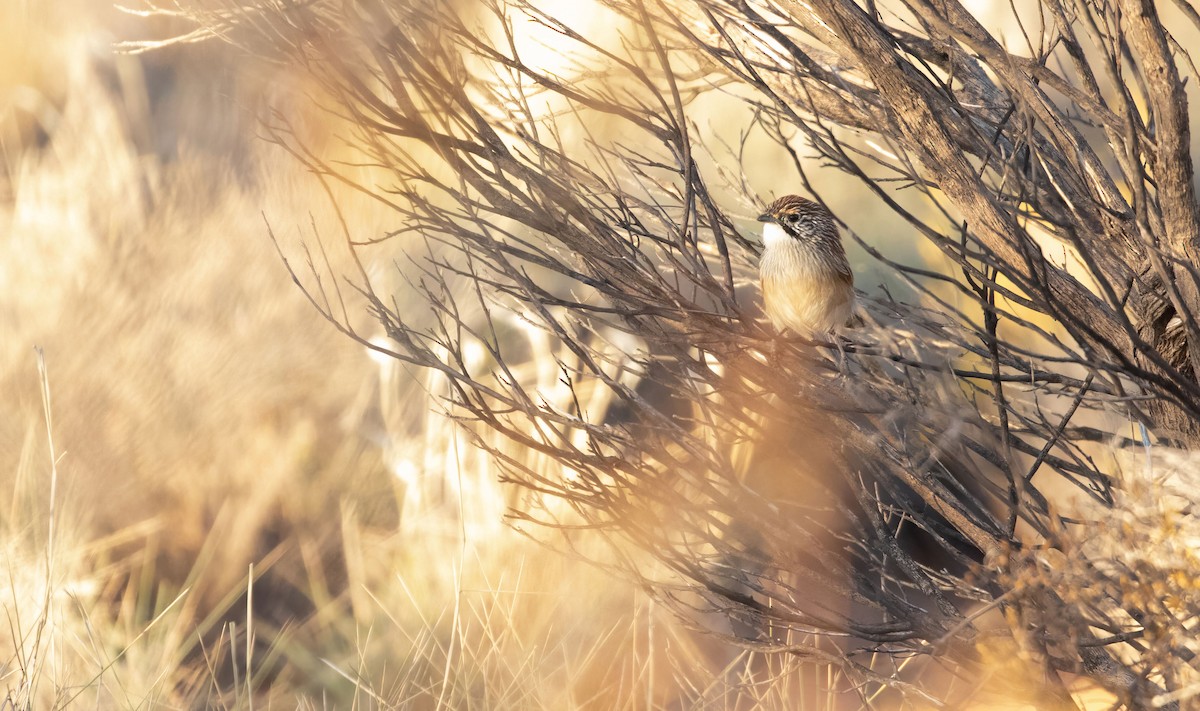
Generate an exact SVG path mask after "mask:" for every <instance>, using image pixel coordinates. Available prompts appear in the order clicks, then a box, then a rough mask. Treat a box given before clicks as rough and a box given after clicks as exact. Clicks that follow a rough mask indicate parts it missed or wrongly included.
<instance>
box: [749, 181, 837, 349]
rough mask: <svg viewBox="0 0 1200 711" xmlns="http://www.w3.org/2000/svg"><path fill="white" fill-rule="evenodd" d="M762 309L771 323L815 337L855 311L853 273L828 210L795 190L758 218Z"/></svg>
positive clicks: (835, 329)
mask: <svg viewBox="0 0 1200 711" xmlns="http://www.w3.org/2000/svg"><path fill="white" fill-rule="evenodd" d="M758 221H759V222H765V223H766V224H765V225H763V243H764V245H765V249H764V250H763V254H762V259H761V260H760V262H759V267H758V271H759V277H760V279H761V281H762V294H763V310H764V311H766V314H767V317H768V318H769V319H771V323H773V324H775V326H776V327H777V328H779V329H781V330H782V329H786V330H789V331H792V332H793V333H795V334H797V335H800V336H820V335H824V334H827V333H831V332H835V331H837V330H839V329H841V328H842V327H843V326H845V325H846V322H847V321H848V320H850V317H851V316H852V315H853V314H854V274H853V273H852V272H851V271H850V263H849V262H847V261H846V250H845V249H843V248H842V239H841V237H839V236H838V229H837V224H835V223H834V221H833V215H831V214H829V211H828V210H826V209H825V208H824V207H821V206H820V205H818V204H817V203H815V202H813V201H812V200H807V199H805V198H802V197H800V196H799V195H785V196H784V197H781V198H779V199H778V200H776V201H775V202H773V203H771V204H770V205H769V206H767V211H766V212H764V213H763V214H762V215H760V216H759V218H758Z"/></svg>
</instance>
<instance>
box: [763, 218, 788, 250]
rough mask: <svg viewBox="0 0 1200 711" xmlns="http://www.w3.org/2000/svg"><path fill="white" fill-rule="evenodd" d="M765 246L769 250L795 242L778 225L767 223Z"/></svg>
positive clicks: (764, 237)
mask: <svg viewBox="0 0 1200 711" xmlns="http://www.w3.org/2000/svg"><path fill="white" fill-rule="evenodd" d="M762 235H763V246H765V247H766V248H767V249H770V248H771V247H775V246H778V245H781V244H787V243H788V242H791V241H793V240H792V237H791V235H789V234H788V233H787V232H786V231H784V229H783V228H782V227H780V226H779V224H778V223H775V222H765V223H763V233H762Z"/></svg>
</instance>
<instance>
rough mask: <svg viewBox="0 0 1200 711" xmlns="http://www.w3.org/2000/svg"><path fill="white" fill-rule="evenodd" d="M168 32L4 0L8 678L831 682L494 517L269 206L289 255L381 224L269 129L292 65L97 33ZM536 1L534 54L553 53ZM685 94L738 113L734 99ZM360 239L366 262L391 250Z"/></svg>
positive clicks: (755, 696)
mask: <svg viewBox="0 0 1200 711" xmlns="http://www.w3.org/2000/svg"><path fill="white" fill-rule="evenodd" d="M560 4H561V5H562V7H563V8H564V9H566V10H567V12H566V14H565V16H564V19H566V20H567V21H568V22H570V23H573V24H576V25H577V26H580V27H583V28H589V27H590V28H591V29H592V30H594V31H596V32H603V31H608V32H613V31H614V28H613V27H612V26H611V25H610V24H607V23H604V22H602V16H601V14H600V13H599V11H598V10H596V9H595V8H591V7H590V6H588V5H587V4H583V3H572V2H570V0H563V1H562V2H561V3H560ZM186 29H187V27H186V26H184V25H183V24H179V25H172V24H171V23H170V22H169V21H167V20H163V19H161V18H158V19H150V18H145V17H139V16H136V15H130V14H127V13H122V12H120V11H118V10H117V9H116V8H114V7H112V6H110V5H108V4H107V3H105V2H96V1H95V0H4V2H0V151H2V162H0V167H2V170H0V398H2V401H0V402H3V408H2V409H0V476H3V477H4V478H5V486H4V488H3V492H4V498H0V507H2V508H0V510H2V511H4V514H3V517H2V523H0V547H2V550H3V557H2V558H0V603H2V605H3V608H4V612H5V623H4V625H0V681H2V683H0V690H2V691H3V693H4V694H5V696H6V700H7V701H8V702H11V703H12V704H13V705H14V706H15V707H17V708H38V709H41V708H60V707H63V708H65V707H76V706H81V707H91V708H134V707H136V708H157V707H171V708H191V707H223V708H248V707H250V706H251V705H255V706H260V707H263V708H265V707H266V706H267V705H268V704H272V705H273V706H274V707H279V708H291V707H294V706H296V705H301V706H303V707H307V708H351V707H361V708H375V707H391V706H394V705H399V706H412V707H415V708H439V707H447V708H465V707H471V708H485V709H501V708H511V709H526V708H545V709H570V708H652V707H668V708H680V707H684V708H690V707H705V708H753V707H756V706H761V707H764V708H797V707H805V708H822V709H824V708H841V706H839V705H838V703H836V702H834V701H832V700H830V699H828V698H825V697H824V696H823V695H822V689H824V688H827V687H828V685H829V684H830V680H829V679H827V678H825V676H824V674H825V672H823V671H820V670H817V669H813V668H803V667H801V666H800V665H798V664H796V663H795V662H791V661H788V660H779V659H774V660H766V659H762V658H758V657H755V655H752V654H749V653H746V652H742V651H740V650H737V649H734V648H731V647H727V646H724V645H722V644H720V643H717V642H715V641H713V640H711V639H709V638H707V637H705V636H703V635H698V634H695V633H694V632H692V631H691V630H689V629H687V628H686V627H685V626H683V625H681V624H680V623H679V622H678V621H676V620H674V619H672V618H670V617H668V616H667V615H666V614H665V613H664V612H662V611H660V610H659V609H658V608H657V607H656V606H655V605H654V604H653V603H652V601H651V600H650V598H649V597H648V596H647V595H646V594H644V593H643V592H641V591H639V590H637V589H636V588H635V587H634V586H632V585H631V584H630V583H628V582H626V581H623V580H621V579H619V578H617V577H614V576H612V575H609V574H607V573H605V572H604V571H602V570H598V569H597V568H596V567H594V566H591V565H588V564H585V563H582V562H579V561H577V560H576V559H575V558H573V557H571V556H567V555H564V554H563V553H562V552H561V551H558V550H552V549H549V548H547V547H545V546H543V545H541V544H540V543H539V542H538V541H537V532H536V531H521V530H515V529H514V528H512V527H510V526H507V525H505V523H504V521H503V514H504V511H505V509H506V506H507V504H508V503H509V501H510V499H511V497H512V496H513V495H514V494H513V492H511V491H508V490H506V489H505V488H504V487H503V486H502V485H501V484H499V483H498V477H499V472H498V471H497V469H496V468H495V466H494V464H493V463H492V462H489V461H488V460H487V459H486V458H485V457H483V456H481V455H479V454H478V453H477V452H476V451H475V450H474V449H473V448H472V446H471V445H470V443H469V441H468V439H467V438H466V437H464V436H463V434H462V433H461V432H460V431H458V430H457V429H456V428H455V426H454V425H452V424H451V423H450V422H449V421H447V420H446V419H445V418H444V417H443V416H442V414H441V412H440V409H439V407H438V402H439V400H438V396H439V395H440V394H441V392H442V390H441V388H442V387H443V384H442V383H440V382H439V381H438V380H437V379H436V378H433V377H431V376H430V375H428V374H426V373H421V372H413V371H411V370H409V369H406V368H404V367H403V366H400V365H399V364H397V363H395V362H393V361H389V360H387V359H381V358H378V357H372V356H371V355H369V354H368V352H367V351H366V350H365V349H363V348H362V347H360V346H357V345H355V344H354V343H353V342H351V341H350V340H349V339H347V338H344V337H342V336H340V335H339V334H337V333H336V332H335V331H334V330H333V329H332V328H331V327H330V326H329V325H328V324H326V323H325V322H324V321H322V320H321V319H320V317H319V316H318V315H317V313H316V312H315V311H314V309H313V308H312V306H311V305H310V304H309V303H307V302H306V301H305V299H304V297H303V295H302V294H301V292H300V291H299V290H298V289H297V288H296V287H295V286H294V285H293V283H292V281H291V279H290V277H289V276H288V273H287V271H286V270H285V268H284V266H283V262H282V259H281V256H280V253H279V252H278V251H277V249H276V246H275V244H274V243H273V242H272V240H271V238H270V236H269V234H268V226H269V227H270V229H271V231H272V232H273V233H274V234H275V235H276V236H277V237H278V239H279V241H280V243H281V245H283V248H284V250H285V252H286V253H287V254H288V255H289V257H290V258H293V259H294V258H297V257H298V256H300V255H302V253H300V252H297V251H296V249H297V247H296V245H298V244H299V243H300V242H301V241H303V240H309V243H313V244H315V242H312V240H313V239H314V238H315V237H316V235H317V234H318V233H320V232H322V231H326V230H336V229H337V225H338V224H339V222H338V216H337V215H336V214H335V213H334V208H333V202H331V199H330V198H331V197H333V198H335V199H336V204H337V205H338V206H339V207H340V209H341V213H342V215H343V216H344V217H345V218H346V219H347V220H348V222H349V226H350V228H351V229H352V230H354V231H355V232H356V233H357V234H364V235H368V236H374V235H379V234H382V233H383V232H384V231H386V230H387V229H389V228H394V227H395V225H394V224H392V220H393V218H392V216H391V215H389V214H388V212H387V211H386V210H385V209H384V208H383V207H381V206H379V205H378V204H376V203H374V202H371V201H369V200H367V199H365V198H362V197H361V196H359V195H357V194H354V193H352V192H350V191H348V190H341V189H339V188H338V187H337V186H332V187H331V188H330V189H331V190H332V191H333V193H332V195H331V194H329V193H327V192H326V188H325V187H324V186H323V185H322V184H321V183H319V182H318V181H316V180H315V179H313V178H312V177H311V176H310V175H308V174H306V173H305V172H304V171H303V170H302V168H301V166H300V165H299V164H298V163H297V162H296V161H295V160H293V159H292V158H291V157H290V156H288V155H287V154H286V153H284V152H283V151H281V150H279V149H278V148H276V147H274V146H272V145H270V144H268V143H266V142H264V141H262V140H261V139H260V137H259V134H260V124H259V118H260V117H261V116H263V115H264V114H263V112H264V110H265V109H266V108H267V107H269V106H275V107H285V108H286V109H287V111H288V114H289V116H290V117H291V118H292V119H293V120H296V121H300V122H302V126H301V129H302V130H303V132H304V133H305V135H306V136H309V137H310V138H311V139H312V142H313V145H316V146H318V147H319V146H321V145H323V144H324V143H325V142H328V144H330V145H332V144H333V143H335V140H334V139H335V137H334V135H333V134H334V125H333V122H332V120H331V119H329V118H328V117H327V116H325V115H324V114H322V113H321V112H319V111H317V110H315V109H313V107H312V106H311V104H310V103H309V102H308V101H307V99H306V95H307V87H306V86H305V84H304V82H305V79H304V77H303V76H300V75H299V74H293V73H291V72H289V71H288V69H287V68H284V67H280V66H277V65H273V64H270V63H268V62H266V61H264V60H262V59H258V58H255V57H254V56H252V55H251V54H248V53H246V52H244V51H242V50H240V49H238V48H236V47H232V46H228V45H225V44H222V43H220V42H215V41H210V42H204V43H199V44H184V45H175V46H171V47H167V48H163V49H159V50H156V51H151V52H148V53H142V54H137V55H131V54H123V53H118V52H116V51H114V45H115V44H116V43H118V42H120V41H128V40H139V39H146V38H156V37H166V36H171V35H172V34H175V33H178V32H181V31H186ZM529 30H530V32H531V33H532V34H531V36H530V37H528V38H527V39H528V41H529V42H530V43H531V47H532V46H534V45H538V46H540V47H541V49H540V50H532V49H531V52H533V53H532V54H530V53H526V55H525V56H526V59H527V61H529V62H530V63H531V64H534V65H541V66H555V63H556V62H560V61H563V58H562V57H560V56H558V55H557V54H556V53H555V52H554V50H553V37H548V36H547V37H540V36H537V31H535V30H534V28H533V27H532V25H531V26H530V28H529ZM559 70H560V71H562V72H567V71H569V69H568V68H567V67H561V68H560V69H559ZM695 111H697V112H698V115H696V116H695V118H696V120H697V121H698V122H699V123H701V124H703V125H705V126H708V127H710V128H711V130H712V131H713V135H718V136H719V135H722V134H723V133H724V134H727V135H728V136H736V134H737V131H738V130H739V126H738V125H737V122H736V120H733V119H731V118H730V113H729V107H728V105H723V104H721V103H719V102H717V101H715V100H714V101H707V100H706V101H704V102H700V103H699V104H698V105H697V107H696V108H695ZM755 164H756V165H758V166H761V170H760V171H759V174H757V175H752V176H749V177H750V180H751V182H752V183H753V184H754V185H755V186H756V187H757V188H759V189H761V190H762V191H763V192H764V198H769V197H771V195H769V194H767V193H769V192H770V191H771V190H772V189H773V188H779V190H778V192H779V193H780V194H782V193H783V192H793V191H795V190H796V189H797V188H798V185H796V184H787V179H786V178H785V179H784V180H783V182H782V183H781V181H780V179H779V177H778V176H779V175H781V174H783V172H784V171H785V170H786V167H785V166H786V161H785V160H783V159H781V158H780V157H778V156H771V155H765V154H764V155H762V156H759V157H757V158H756V160H755ZM826 197H827V198H828V199H830V202H831V204H832V205H833V206H834V207H835V210H836V211H839V213H840V214H852V215H853V216H854V220H855V221H854V224H852V225H851V226H852V227H853V228H855V229H856V230H858V231H860V232H862V233H864V234H871V233H875V234H878V233H879V232H880V231H882V230H883V228H882V227H881V226H880V225H878V224H876V223H875V222H874V220H875V218H876V217H882V216H883V215H882V213H879V214H878V215H876V214H875V213H873V212H872V209H870V208H864V207H863V206H861V205H858V204H857V203H858V201H857V199H856V198H855V197H854V194H853V193H850V192H847V191H839V190H838V189H836V187H835V188H834V189H832V190H831V191H830V192H829V193H827V194H826ZM733 207H735V208H736V206H733ZM890 237H891V236H890V235H883V236H882V237H880V238H879V239H880V241H881V242H883V243H888V239H889V238H890ZM890 244H891V246H892V248H893V249H894V252H893V255H894V256H899V257H901V258H905V257H911V258H916V256H917V255H918V253H919V249H918V247H917V246H916V245H914V244H906V243H902V242H900V241H898V240H895V239H893V240H892V241H891V243H890ZM392 256H394V255H392ZM330 258H331V259H333V260H335V261H336V260H338V259H339V258H341V257H339V255H337V254H333V255H331V257H330ZM855 259H856V264H855V266H856V268H857V269H860V270H865V272H866V273H870V269H871V268H872V266H871V265H870V264H868V263H867V262H866V260H865V259H864V258H863V256H862V255H861V254H860V253H856V255H855ZM368 267H369V268H370V269H372V270H374V273H377V274H379V275H381V277H382V278H388V277H386V276H382V275H384V274H386V273H388V272H389V270H390V269H391V261H390V257H388V255H386V254H384V255H381V258H380V261H379V263H377V264H371V265H368ZM396 281H397V284H399V282H400V280H399V279H397V280H396ZM870 282H871V279H870V278H869V277H868V278H867V279H866V280H865V281H864V283H863V285H864V286H865V287H867V288H870V286H871V283H870ZM397 293H398V295H401V296H402V293H401V291H400V290H398V291H397ZM362 323H363V325H364V328H368V329H369V324H370V321H369V319H367V318H366V316H365V314H364V315H363V318H362ZM514 332H515V333H517V334H518V335H517V336H516V337H519V338H528V339H530V341H531V342H530V349H529V352H530V353H533V354H536V353H539V352H543V346H544V344H541V343H539V342H538V341H537V339H538V338H540V337H542V336H540V335H539V334H538V333H536V332H522V331H521V330H520V329H519V328H517V329H515V331H514ZM35 348H38V349H40V350H41V352H42V353H44V370H40V369H39V356H38V353H37V351H35ZM524 365H525V367H527V368H528V369H529V372H530V373H531V377H535V378H536V377H538V372H537V369H538V368H539V367H540V365H541V364H539V363H538V362H536V358H533V359H532V360H531V362H529V363H526V364H524ZM547 377H548V378H549V380H548V383H549V384H553V382H554V377H555V375H554V373H549V374H548V375H547ZM601 405H602V404H601ZM513 455H514V456H522V457H527V458H532V457H533V455H531V454H529V453H522V452H513ZM542 466H552V464H551V463H550V462H546V463H544V464H542ZM525 534H532V535H525ZM583 544H584V545H590V544H589V542H588V541H586V540H585V541H584V542H583ZM601 544H602V542H601V541H596V542H595V549H594V550H592V551H590V552H591V553H592V557H594V558H596V557H598V558H600V559H603V555H604V553H603V550H604V548H603V547H602V545H601ZM1009 663H1010V662H1009V661H1008V660H1003V659H999V658H998V659H997V660H996V662H995V664H996V667H997V669H998V670H999V673H1001V674H1005V673H1010V672H1012V669H1011V668H1010V667H1008V666H1006V665H1008V664H1009ZM1001 696H1008V697H1010V698H1007V699H1006V701H1007V702H1008V705H1007V706H1005V707H1007V708H1022V707H1030V708H1032V705H1031V704H1032V702H1031V701H1029V700H1028V699H1023V698H1021V697H1020V694H1019V693H1016V692H1015V691H1012V690H1011V689H1008V690H1007V691H1006V693H1005V694H1001ZM993 702H995V699H991V700H989V701H988V703H993ZM0 708H5V706H4V702H0Z"/></svg>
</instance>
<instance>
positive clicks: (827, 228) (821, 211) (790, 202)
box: [758, 195, 838, 247]
mask: <svg viewBox="0 0 1200 711" xmlns="http://www.w3.org/2000/svg"><path fill="white" fill-rule="evenodd" d="M758 221H759V222H765V223H767V224H766V225H764V226H763V241H764V242H765V243H766V245H767V246H768V247H770V246H772V245H773V244H776V243H780V242H786V241H788V240H799V241H800V242H802V243H809V244H811V243H814V242H816V243H827V242H829V241H831V240H832V241H835V242H836V241H837V240H838V235H837V225H836V224H835V223H834V221H833V215H831V214H829V211H828V210H826V209H825V208H824V207H822V206H821V205H820V204H818V203H815V202H813V201H812V200H809V199H807V198H802V197H800V196H799V195H784V196H783V197H781V198H779V199H778V200H776V201H775V202H773V203H771V204H770V205H768V206H767V211H766V212H764V213H763V214H761V215H759V216H758Z"/></svg>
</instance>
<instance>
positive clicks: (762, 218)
mask: <svg viewBox="0 0 1200 711" xmlns="http://www.w3.org/2000/svg"><path fill="white" fill-rule="evenodd" d="M758 221H759V222H774V221H775V216H774V215H772V214H771V213H769V212H764V213H763V214H761V215H759V216H758Z"/></svg>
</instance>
